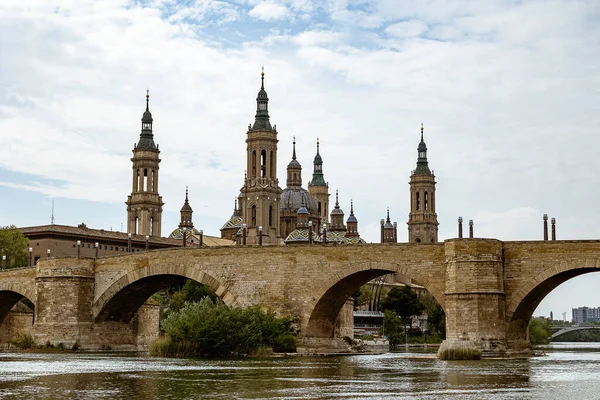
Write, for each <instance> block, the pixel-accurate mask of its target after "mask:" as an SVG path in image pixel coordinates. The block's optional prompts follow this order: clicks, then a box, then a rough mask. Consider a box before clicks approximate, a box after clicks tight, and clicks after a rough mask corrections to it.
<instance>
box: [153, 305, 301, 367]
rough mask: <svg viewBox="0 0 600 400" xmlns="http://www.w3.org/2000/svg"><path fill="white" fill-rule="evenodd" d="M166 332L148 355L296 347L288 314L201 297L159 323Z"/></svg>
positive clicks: (242, 353) (235, 353) (237, 352)
mask: <svg viewBox="0 0 600 400" xmlns="http://www.w3.org/2000/svg"><path fill="white" fill-rule="evenodd" d="M161 327H162V329H163V330H164V331H165V332H166V334H167V336H165V337H163V338H160V339H158V340H157V341H156V342H155V343H153V344H152V345H151V346H150V354H151V355H159V356H199V357H227V356H245V355H252V354H255V353H257V352H259V351H260V352H261V353H264V349H263V348H264V347H270V348H272V349H273V351H274V352H294V351H296V335H295V333H294V331H293V329H292V321H291V319H289V318H277V317H276V316H275V314H274V313H272V312H265V311H263V310H261V309H260V308H258V307H251V308H230V307H228V306H226V305H225V304H223V303H221V302H217V303H213V302H212V301H211V299H209V298H204V299H202V300H201V301H200V302H198V303H186V304H185V305H183V307H181V309H180V310H178V311H177V312H173V313H171V314H169V316H168V317H167V318H166V319H165V320H163V322H162V323H161Z"/></svg>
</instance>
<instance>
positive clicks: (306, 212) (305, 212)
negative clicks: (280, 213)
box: [298, 206, 308, 214]
mask: <svg viewBox="0 0 600 400" xmlns="http://www.w3.org/2000/svg"><path fill="white" fill-rule="evenodd" d="M298 214H308V210H307V209H306V207H304V206H302V207H300V208H299V209H298Z"/></svg>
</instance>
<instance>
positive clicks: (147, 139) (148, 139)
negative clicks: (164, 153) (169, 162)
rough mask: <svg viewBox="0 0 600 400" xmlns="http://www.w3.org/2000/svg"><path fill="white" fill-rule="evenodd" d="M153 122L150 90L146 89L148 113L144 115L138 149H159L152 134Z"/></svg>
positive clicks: (145, 112)
mask: <svg viewBox="0 0 600 400" xmlns="http://www.w3.org/2000/svg"><path fill="white" fill-rule="evenodd" d="M153 122H154V120H153V118H152V113H151V112H150V90H148V89H146V111H144V114H143V115H142V132H141V133H140V141H139V142H138V144H137V145H136V146H135V148H136V149H151V150H156V149H157V147H156V144H155V143H154V135H153V133H152V123H153Z"/></svg>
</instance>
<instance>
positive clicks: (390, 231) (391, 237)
mask: <svg viewBox="0 0 600 400" xmlns="http://www.w3.org/2000/svg"><path fill="white" fill-rule="evenodd" d="M397 242H398V224H397V223H396V222H394V224H393V225H392V221H390V209H389V207H388V209H387V219H385V220H383V219H382V220H381V243H397Z"/></svg>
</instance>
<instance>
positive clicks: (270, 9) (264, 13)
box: [248, 1, 289, 21]
mask: <svg viewBox="0 0 600 400" xmlns="http://www.w3.org/2000/svg"><path fill="white" fill-rule="evenodd" d="M248 14H249V15H250V16H252V17H254V18H257V19H260V20H263V21H278V20H281V19H284V18H286V17H287V16H288V14H289V10H288V8H287V7H286V6H284V5H282V4H278V3H274V2H271V1H263V2H260V3H258V4H257V5H255V6H254V8H252V10H250V12H249V13H248Z"/></svg>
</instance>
